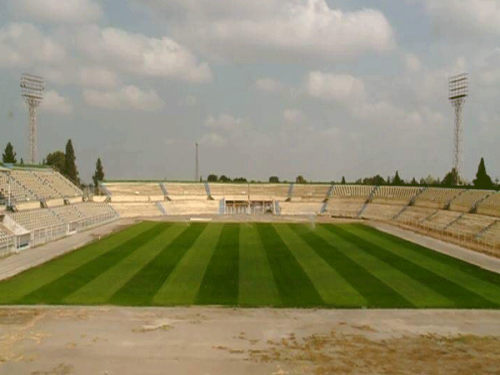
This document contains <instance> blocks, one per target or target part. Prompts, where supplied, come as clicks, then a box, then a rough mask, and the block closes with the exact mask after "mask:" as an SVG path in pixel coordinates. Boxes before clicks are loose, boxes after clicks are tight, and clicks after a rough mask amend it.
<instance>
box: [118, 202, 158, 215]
mask: <svg viewBox="0 0 500 375" xmlns="http://www.w3.org/2000/svg"><path fill="white" fill-rule="evenodd" d="M111 206H112V207H113V208H114V209H115V211H117V212H118V213H119V214H120V217H154V216H161V215H162V213H161V211H160V210H159V209H158V207H157V206H156V204H155V203H154V202H144V203H135V202H128V203H115V202H112V203H111Z"/></svg>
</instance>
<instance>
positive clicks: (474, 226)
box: [447, 214, 496, 235]
mask: <svg viewBox="0 0 500 375" xmlns="http://www.w3.org/2000/svg"><path fill="white" fill-rule="evenodd" d="M495 221H496V219H495V218H493V217H491V216H482V215H476V214H465V215H464V216H462V217H461V218H460V219H459V220H458V221H456V222H455V223H453V224H452V225H451V226H450V227H448V229H447V230H448V231H453V232H460V233H465V234H470V235H476V234H478V233H479V232H480V231H481V230H483V229H485V228H487V227H488V226H489V225H490V224H493V223H494V222H495Z"/></svg>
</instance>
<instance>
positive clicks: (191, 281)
mask: <svg viewBox="0 0 500 375" xmlns="http://www.w3.org/2000/svg"><path fill="white" fill-rule="evenodd" d="M223 227H224V224H219V223H214V224H210V225H208V226H207V227H206V228H205V230H204V231H203V233H201V235H200V237H198V239H197V240H196V242H195V243H194V244H193V246H191V248H190V249H189V250H188V252H187V253H186V255H184V257H183V258H182V259H181V260H180V261H179V263H178V264H177V267H175V269H174V270H173V271H172V273H171V274H170V277H169V278H168V279H167V281H166V282H165V283H164V284H163V285H162V287H161V288H160V290H159V291H158V293H156V294H155V296H154V297H153V305H162V306H167V305H191V304H194V303H195V301H196V296H197V294H198V290H199V289H200V285H201V282H202V280H203V276H204V275H205V271H206V269H207V267H208V264H209V262H210V258H211V257H212V254H213V252H214V249H215V246H216V245H217V241H218V240H219V236H220V233H221V231H222V228H223Z"/></svg>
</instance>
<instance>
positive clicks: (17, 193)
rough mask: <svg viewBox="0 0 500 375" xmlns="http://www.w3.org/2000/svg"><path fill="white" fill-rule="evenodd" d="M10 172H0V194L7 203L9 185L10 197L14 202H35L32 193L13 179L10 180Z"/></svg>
mask: <svg viewBox="0 0 500 375" xmlns="http://www.w3.org/2000/svg"><path fill="white" fill-rule="evenodd" d="M9 174H10V172H2V171H0V193H1V194H2V195H3V196H4V198H5V201H6V202H7V200H8V196H9V185H10V196H11V199H12V200H13V201H14V202H24V201H30V200H36V196H35V194H34V193H33V192H31V191H30V190H29V189H27V188H26V187H25V186H23V185H22V184H21V183H20V182H19V181H17V180H16V179H14V178H10V183H9Z"/></svg>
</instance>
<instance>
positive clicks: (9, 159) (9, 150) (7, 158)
mask: <svg viewBox="0 0 500 375" xmlns="http://www.w3.org/2000/svg"><path fill="white" fill-rule="evenodd" d="M2 161H3V162H4V163H12V164H15V163H17V160H16V153H15V152H14V146H12V144H11V143H10V142H9V143H7V146H6V147H5V151H4V153H3V155H2Z"/></svg>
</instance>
